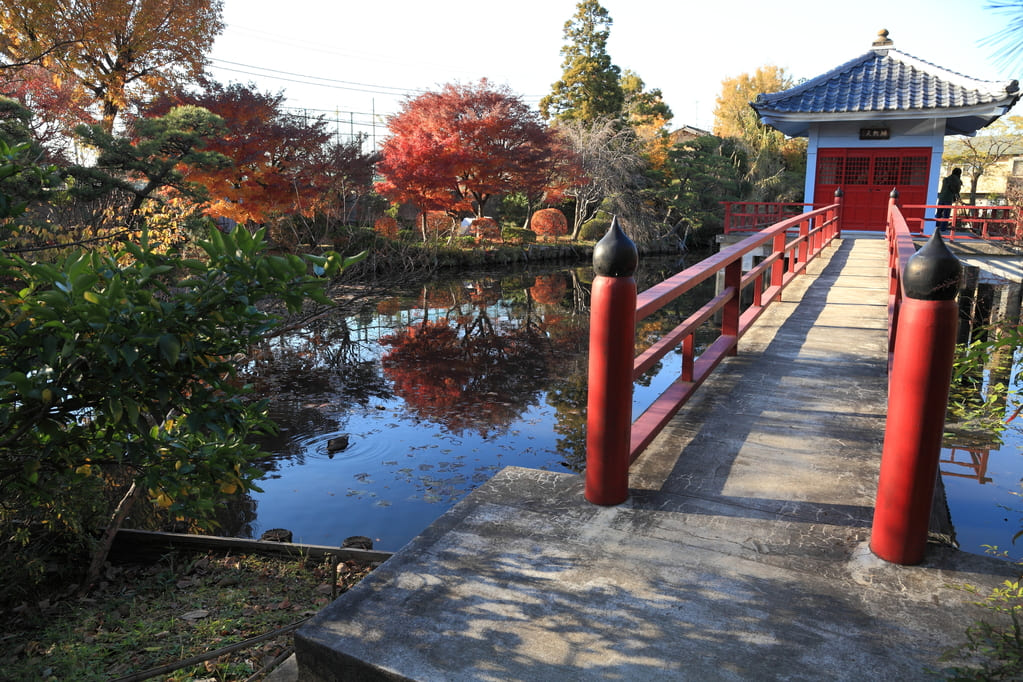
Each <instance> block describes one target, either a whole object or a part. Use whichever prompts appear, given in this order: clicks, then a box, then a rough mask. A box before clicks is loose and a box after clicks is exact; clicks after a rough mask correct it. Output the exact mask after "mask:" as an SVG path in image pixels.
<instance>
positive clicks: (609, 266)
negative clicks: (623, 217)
mask: <svg viewBox="0 0 1023 682" xmlns="http://www.w3.org/2000/svg"><path fill="white" fill-rule="evenodd" d="M638 264H639V251H638V250H637V249H636V245H635V244H634V243H633V242H632V240H631V239H629V236H628V235H627V234H625V231H624V230H622V228H621V226H620V225H619V224H618V216H613V217H612V218H611V226H610V227H609V228H608V229H607V233H606V234H605V235H604V236H603V237H602V238H601V240H600V241H599V242H597V245H596V246H594V247H593V271H594V272H595V273H596V274H598V275H602V276H604V277H632V275H633V274H634V273H635V272H636V266H637V265H638Z"/></svg>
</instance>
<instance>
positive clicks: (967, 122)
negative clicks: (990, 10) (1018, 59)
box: [750, 31, 1020, 136]
mask: <svg viewBox="0 0 1023 682" xmlns="http://www.w3.org/2000/svg"><path fill="white" fill-rule="evenodd" d="M878 35H879V36H880V38H881V40H879V41H877V42H875V43H874V48H873V49H872V50H870V52H867V53H865V54H863V55H860V56H859V57H857V58H856V59H853V60H851V61H848V62H846V63H845V64H842V65H841V66H839V67H837V68H834V69H832V70H831V71H828V72H827V73H825V74H823V75H821V76H817V77H816V78H813V79H811V80H809V81H806V82H805V83H800V84H799V85H797V86H796V87H794V88H789V89H788V90H784V91H782V92H775V93H770V94H761V95H758V96H757V99H756V101H755V102H751V103H750V105H751V106H752V107H753V108H754V109H755V110H756V112H757V114H759V116H760V119H761V121H763V122H764V123H766V124H768V125H771V126H773V127H775V128H777V129H778V130H780V131H782V132H783V133H785V134H786V135H792V136H803V135H807V134H808V130H809V126H810V125H811V124H812V123H815V122H823V121H828V120H846V121H849V120H871V121H877V120H882V119H926V118H935V119H943V120H944V121H945V134H946V135H973V134H974V133H976V132H977V131H978V130H979V129H981V128H983V127H984V126H986V125H988V124H990V123H991V122H992V121H994V120H995V119H997V118H998V117H999V116H1001V115H1002V114H1004V113H1005V112H1006V111H1007V110H1008V109H1009V108H1010V107H1012V105H1013V104H1015V103H1016V100H1017V99H1019V96H1020V91H1019V83H1018V82H1017V81H1014V80H1013V81H1000V82H999V81H984V80H978V79H976V78H971V77H969V76H964V75H963V74H961V73H956V72H955V71H950V70H948V69H946V68H943V67H940V66H938V65H936V64H932V63H930V62H926V61H924V60H922V59H918V58H917V57H914V56H912V55H909V54H906V53H905V52H900V51H898V50H896V49H895V48H894V47H892V42H891V41H890V40H888V39H887V38H888V32H887V31H881V32H880V33H879V34H878Z"/></svg>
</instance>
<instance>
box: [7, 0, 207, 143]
mask: <svg viewBox="0 0 1023 682" xmlns="http://www.w3.org/2000/svg"><path fill="white" fill-rule="evenodd" d="M222 14H223V2H222V1H221V0H173V1H170V0H132V1H131V2H125V0H76V1H75V2H67V1H66V0H18V2H4V3H0V55H2V56H3V57H4V58H5V59H6V60H7V62H8V63H9V64H11V65H13V66H15V67H18V66H24V65H28V64H38V65H41V66H43V67H44V68H46V69H47V70H48V71H49V72H50V73H52V74H53V76H54V78H55V79H57V80H58V81H74V82H75V83H76V85H77V86H79V87H80V88H81V89H82V91H83V92H85V93H88V95H89V97H90V98H91V99H92V100H93V101H95V102H96V103H97V104H98V105H99V108H100V111H101V115H102V125H103V129H104V130H105V131H106V132H107V133H110V132H112V131H113V127H114V120H115V118H116V117H117V115H118V114H119V113H120V112H121V111H123V110H124V108H125V106H126V105H127V104H128V103H129V102H130V101H132V100H135V101H138V99H140V98H142V97H144V96H147V95H152V94H153V93H159V92H163V91H165V90H167V89H169V88H170V87H171V86H172V85H174V84H175V83H179V82H182V81H187V80H194V79H197V78H198V77H199V76H201V74H202V72H203V70H204V68H205V66H206V63H207V61H206V53H207V52H209V50H210V49H212V47H213V41H214V40H215V39H216V37H217V36H218V35H219V34H220V33H221V32H222V31H223V30H224V22H223V19H222Z"/></svg>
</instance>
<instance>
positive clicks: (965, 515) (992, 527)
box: [940, 349, 1023, 561]
mask: <svg viewBox="0 0 1023 682" xmlns="http://www.w3.org/2000/svg"><path fill="white" fill-rule="evenodd" d="M992 364H993V365H995V366H997V365H1001V366H1002V369H1001V370H1000V371H999V374H1001V376H999V377H997V378H996V379H995V380H996V382H1000V383H1002V384H1004V385H1005V386H1009V387H1010V389H1011V390H1010V391H1009V393H1008V395H1007V396H1006V400H1005V410H1004V419H1006V420H1008V421H1007V423H1006V428H1005V430H1004V431H1003V432H1002V433H1001V434H1000V435H999V436H997V437H996V436H993V435H991V434H989V433H988V434H985V433H983V432H979V433H973V434H956V435H949V436H946V438H945V442H944V446H945V447H943V448H942V451H941V463H940V471H941V480H942V483H943V484H944V486H945V497H946V499H947V502H948V508H949V514H950V515H951V518H952V525H953V526H954V528H955V539H956V542H958V543H959V547H960V549H962V550H964V551H967V552H971V553H974V554H994V555H995V556H1003V557H1004V558H1006V559H1011V560H1013V561H1018V560H1021V559H1023V536H1021V537H1020V538H1019V539H1016V534H1017V533H1020V532H1021V531H1023V486H1021V482H1023V414H1020V409H1021V407H1023V395H1021V392H1023V350H1021V349H1017V350H1016V352H1015V354H1014V357H1013V358H1012V360H1011V362H1010V361H1006V360H1003V361H1002V362H995V363H992ZM991 371H992V370H990V369H989V370H988V372H987V376H986V378H985V383H988V384H990V383H991V382H992V377H991ZM995 548H997V549H995Z"/></svg>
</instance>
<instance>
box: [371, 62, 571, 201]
mask: <svg viewBox="0 0 1023 682" xmlns="http://www.w3.org/2000/svg"><path fill="white" fill-rule="evenodd" d="M388 127H389V128H390V131H391V137H389V138H388V139H387V140H386V141H385V142H384V144H383V146H382V148H381V153H382V156H383V158H382V161H381V162H380V164H379V165H378V170H379V172H380V173H381V174H382V175H383V176H384V181H383V182H381V183H379V184H378V185H377V191H379V192H380V193H381V194H383V195H384V196H385V197H387V198H388V199H391V200H392V201H396V202H410V203H413V204H415V205H416V206H418V207H419V208H420V210H442V211H446V212H448V213H449V214H450V215H452V217H456V216H457V215H458V214H459V213H460V212H466V213H468V212H472V213H474V214H475V215H476V216H477V217H482V216H483V215H484V211H485V209H486V205H487V202H488V201H489V200H490V199H491V198H492V197H494V196H496V195H499V194H505V193H508V192H512V191H517V190H519V189H520V188H521V187H520V186H521V185H522V184H523V183H524V182H525V181H526V179H527V178H532V177H534V176H535V175H536V174H537V169H538V168H539V167H540V166H542V165H543V163H544V161H545V160H546V159H547V157H548V154H549V153H550V149H551V147H552V144H553V138H552V134H551V132H550V131H549V129H548V128H547V126H545V125H544V124H543V122H542V121H541V120H540V118H539V115H538V114H537V113H536V112H534V111H532V110H530V109H529V107H528V106H526V104H525V103H524V102H523V101H522V100H521V99H519V98H518V97H517V96H515V95H513V94H512V93H511V91H510V90H509V89H508V88H505V87H500V88H499V87H494V86H492V85H491V84H490V83H489V82H488V81H487V80H486V79H483V80H480V81H479V82H477V83H473V84H471V85H451V84H448V85H445V86H444V87H443V88H442V89H441V90H440V91H439V92H427V93H425V94H423V95H420V96H419V97H416V98H414V99H409V100H406V101H405V102H404V103H403V104H402V108H401V111H400V112H398V113H397V114H395V115H394V116H392V117H391V118H390V119H389V121H388Z"/></svg>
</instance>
